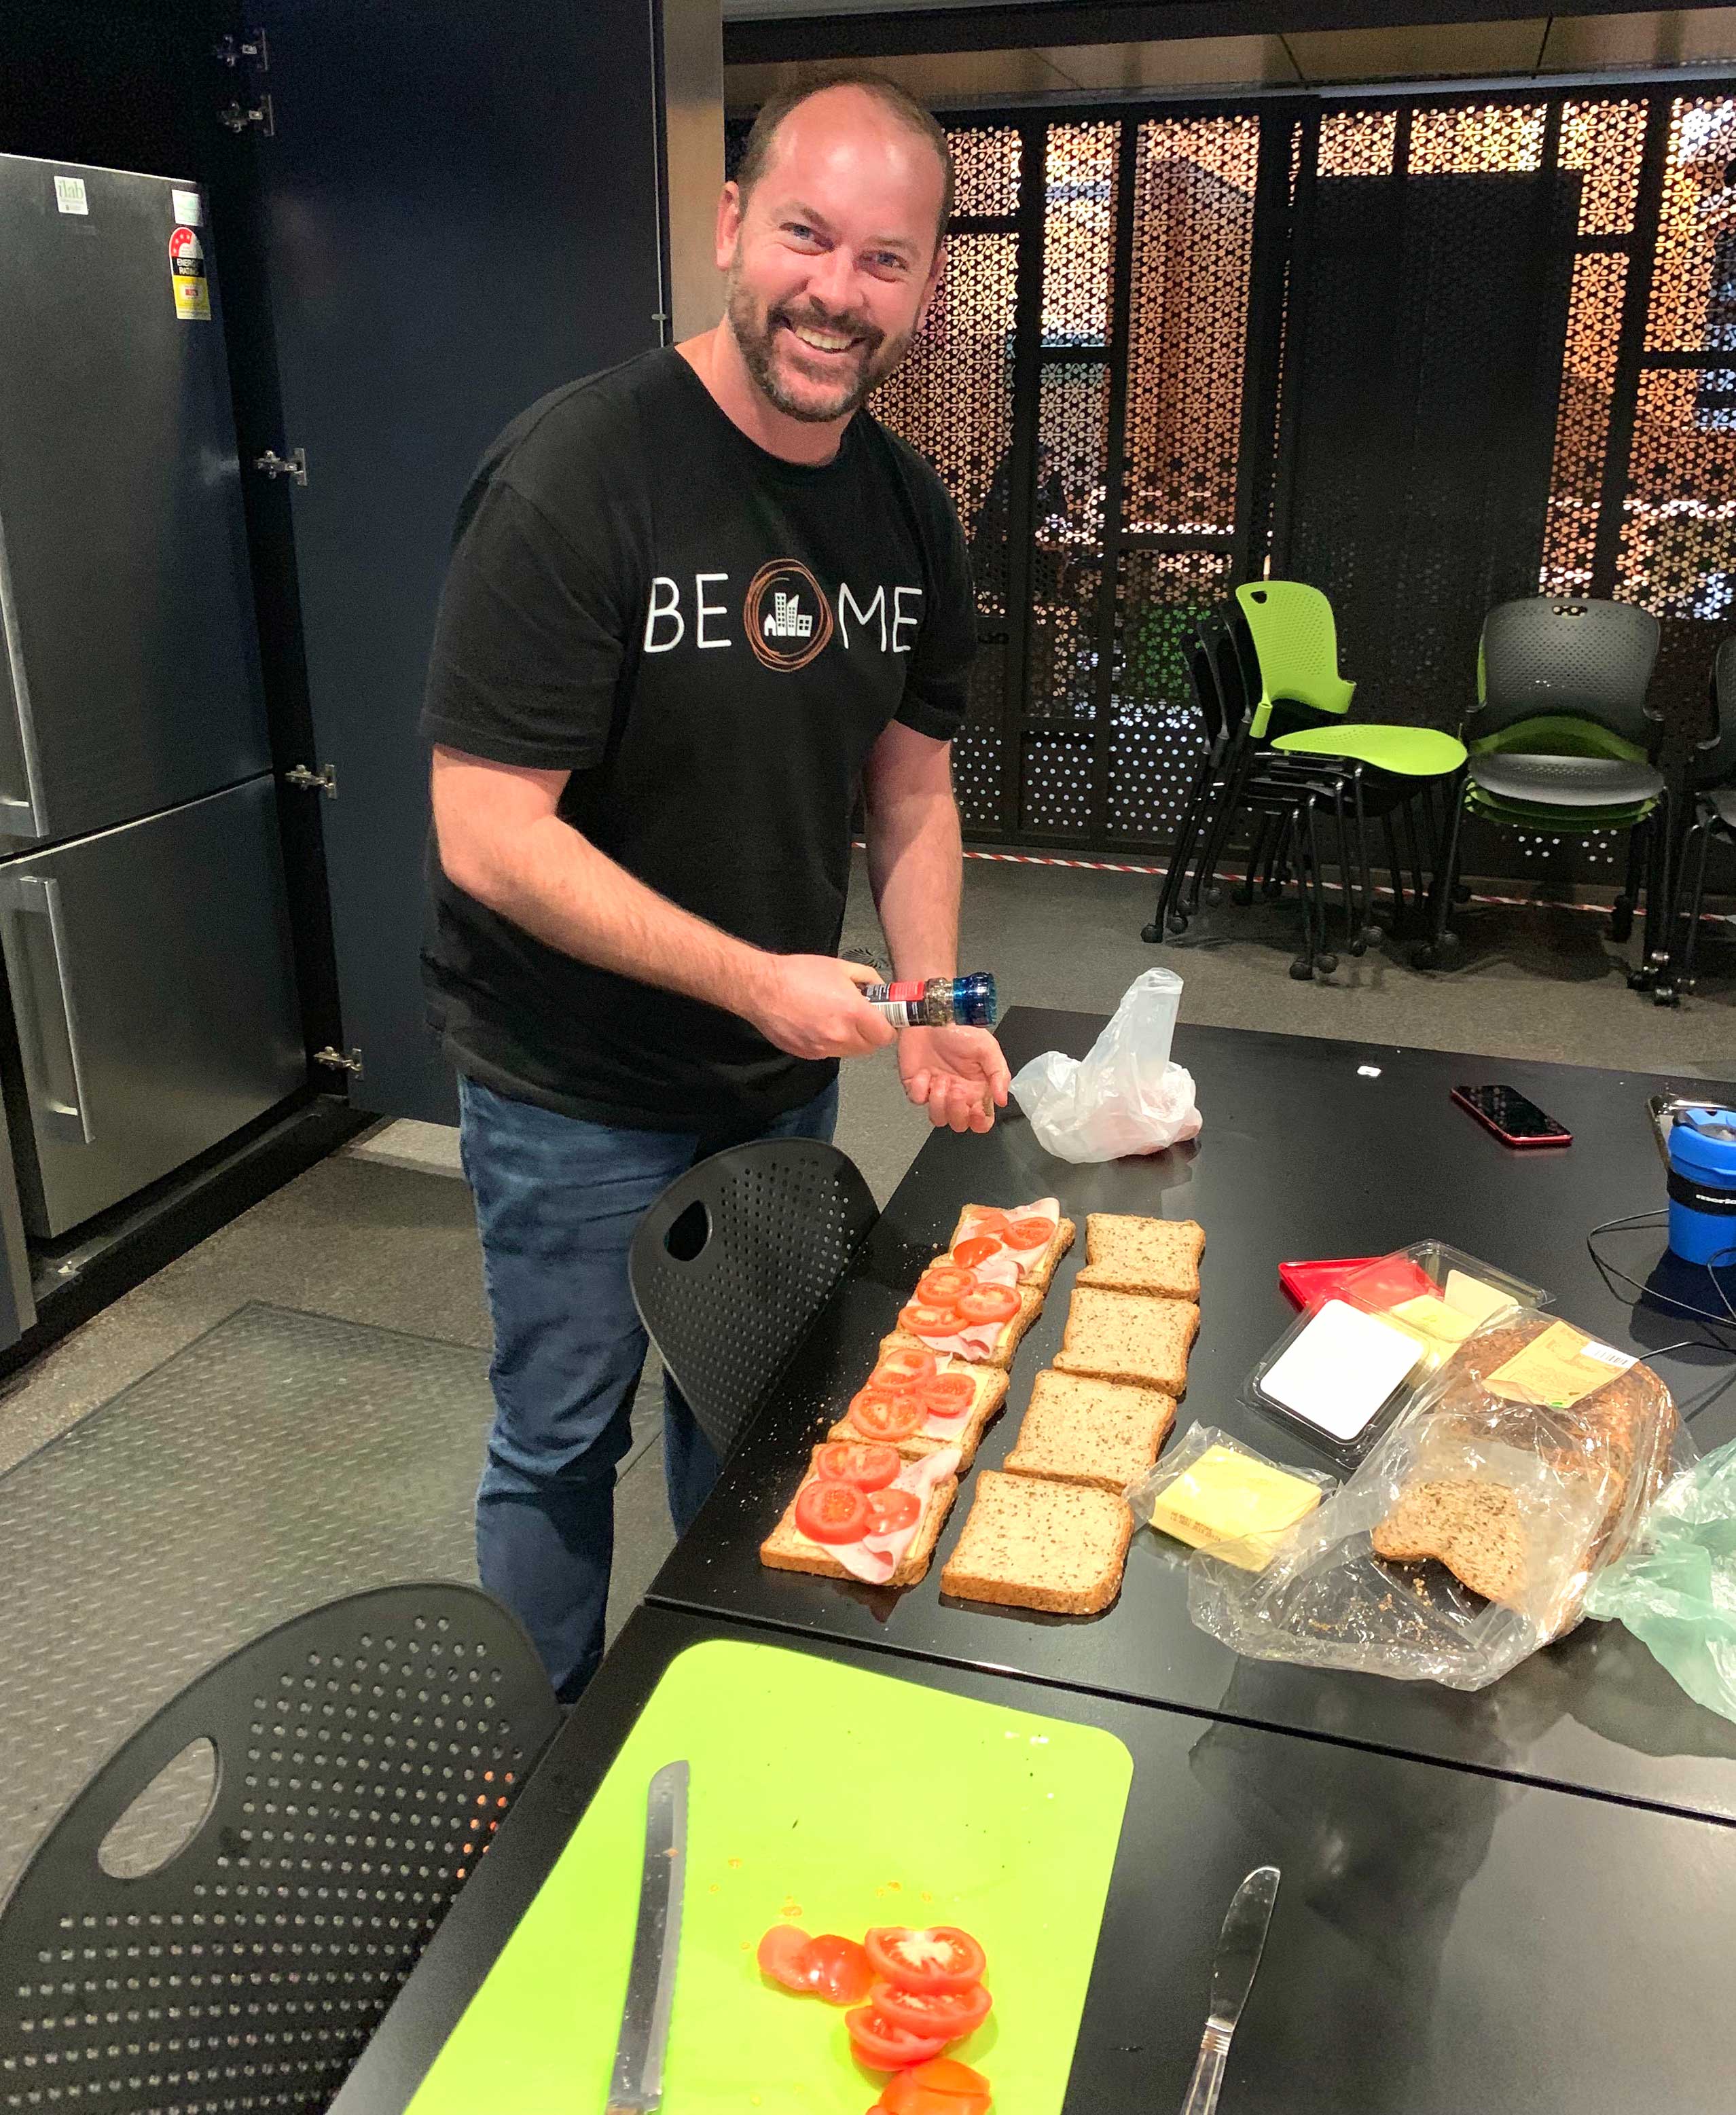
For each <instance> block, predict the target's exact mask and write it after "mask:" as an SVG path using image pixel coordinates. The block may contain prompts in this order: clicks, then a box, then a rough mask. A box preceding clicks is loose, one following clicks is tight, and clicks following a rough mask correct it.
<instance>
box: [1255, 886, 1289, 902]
mask: <svg viewBox="0 0 1736 2115" xmlns="http://www.w3.org/2000/svg"><path fill="white" fill-rule="evenodd" d="M1260 893H1261V895H1262V896H1263V897H1265V900H1266V902H1268V903H1275V902H1277V901H1278V899H1279V897H1280V896H1282V895H1283V894H1284V883H1282V882H1281V881H1263V882H1261V884H1260Z"/></svg>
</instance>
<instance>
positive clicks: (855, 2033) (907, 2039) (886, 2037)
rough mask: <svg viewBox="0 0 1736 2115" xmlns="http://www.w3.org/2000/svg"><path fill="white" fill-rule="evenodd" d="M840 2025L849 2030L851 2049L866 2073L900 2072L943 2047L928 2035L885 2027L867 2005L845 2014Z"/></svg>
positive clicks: (939, 2051)
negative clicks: (868, 2071) (842, 2024)
mask: <svg viewBox="0 0 1736 2115" xmlns="http://www.w3.org/2000/svg"><path fill="white" fill-rule="evenodd" d="M844 2025H845V2026H847V2028H848V2029H849V2030H850V2046H851V2048H852V2049H853V2050H854V2051H855V2052H856V2054H857V2057H858V2058H860V2060H861V2062H863V2063H865V2064H866V2065H867V2067H868V2068H869V2069H870V2071H902V2070H904V2069H905V2068H906V2067H907V2066H909V2065H911V2064H913V2063H926V2062H929V2061H930V2058H934V2057H937V2056H939V2054H940V2053H942V2051H943V2050H944V2048H946V2044H945V2043H944V2042H937V2041H936V2040H935V2039H934V2038H933V2036H932V2035H910V2034H906V2032H905V2031H904V2030H903V2028H902V2027H894V2026H889V2024H888V2023H887V2021H884V2020H883V2019H881V2018H880V2017H879V2014H878V2013H876V2012H875V2009H874V2007H872V2006H871V2005H864V2006H862V2007H861V2009H860V2010H859V2011H857V2012H846V2013H845V2015H844Z"/></svg>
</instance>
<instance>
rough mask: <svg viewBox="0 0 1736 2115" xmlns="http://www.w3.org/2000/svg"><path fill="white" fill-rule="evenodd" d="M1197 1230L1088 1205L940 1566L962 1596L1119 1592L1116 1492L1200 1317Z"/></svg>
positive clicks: (1176, 1386)
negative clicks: (1002, 1453) (1002, 1438)
mask: <svg viewBox="0 0 1736 2115" xmlns="http://www.w3.org/2000/svg"><path fill="white" fill-rule="evenodd" d="M1205 1247H1206V1235H1205V1232H1204V1230H1203V1229H1202V1228H1201V1227H1199V1226H1197V1225H1196V1224H1195V1223H1194V1222H1193V1221H1192V1220H1191V1219H1183V1220H1172V1219H1150V1218H1137V1217H1134V1216H1132V1215H1130V1214H1125V1213H1106V1212H1101V1213H1100V1212H1093V1213H1090V1214H1089V1215H1088V1216H1087V1218H1086V1223H1085V1253H1086V1267H1085V1269H1083V1270H1082V1271H1081V1272H1080V1273H1079V1275H1078V1278H1077V1280H1076V1281H1075V1282H1074V1286H1073V1294H1072V1302H1071V1304H1070V1305H1069V1306H1068V1314H1067V1328H1066V1330H1065V1333H1064V1334H1063V1337H1062V1341H1061V1348H1060V1350H1059V1351H1058V1352H1057V1353H1056V1354H1055V1359H1054V1365H1052V1366H1049V1367H1046V1368H1045V1369H1044V1370H1043V1371H1042V1372H1041V1373H1040V1374H1038V1375H1037V1377H1036V1381H1035V1383H1033V1384H1032V1387H1031V1402H1030V1406H1029V1407H1028V1408H1027V1409H1026V1412H1025V1416H1024V1421H1023V1422H1022V1425H1020V1427H1019V1431H1018V1437H1017V1439H1016V1441H1015V1442H1014V1443H1013V1451H1012V1452H1011V1453H1009V1454H1008V1457H1007V1461H1006V1466H1005V1469H1004V1470H1003V1471H1002V1472H999V1473H997V1472H996V1471H995V1470H992V1469H985V1470H984V1471H983V1473H982V1474H981V1475H980V1476H979V1477H978V1478H977V1480H976V1494H975V1496H974V1498H973V1499H972V1501H971V1511H970V1513H969V1515H968V1516H967V1519H966V1521H965V1524H964V1528H963V1531H962V1533H961V1534H960V1535H959V1538H958V1544H957V1545H956V1547H955V1548H953V1553H952V1555H951V1556H950V1557H949V1558H948V1560H947V1562H946V1566H945V1568H944V1571H942V1572H941V1575H940V1586H941V1590H942V1592H943V1593H946V1594H953V1595H956V1596H957V1597H958V1599H961V1600H965V1601H990V1602H994V1603H998V1604H999V1605H1000V1606H1002V1607H1010V1608H1040V1609H1044V1610H1046V1611H1049V1612H1050V1613H1055V1614H1061V1615H1076V1616H1077V1615H1091V1614H1094V1613H1096V1612H1097V1611H1098V1610H1099V1609H1101V1608H1108V1607H1109V1604H1110V1603H1111V1602H1113V1601H1114V1599H1115V1597H1116V1595H1117V1594H1118V1593H1119V1592H1120V1591H1121V1576H1122V1572H1123V1568H1124V1567H1125V1565H1126V1562H1127V1545H1128V1544H1129V1543H1130V1542H1131V1541H1132V1535H1133V1516H1132V1513H1131V1512H1129V1510H1128V1508H1127V1499H1126V1498H1125V1497H1124V1495H1123V1493H1125V1491H1126V1490H1127V1486H1128V1485H1129V1484H1132V1483H1134V1482H1136V1481H1137V1480H1138V1479H1139V1478H1140V1477H1141V1476H1143V1475H1145V1473H1146V1470H1148V1469H1150V1466H1151V1465H1152V1463H1153V1462H1154V1461H1156V1459H1157V1457H1158V1452H1159V1450H1160V1448H1161V1447H1162V1446H1163V1443H1164V1439H1165V1438H1167V1437H1168V1435H1169V1430H1170V1428H1171V1426H1172V1425H1173V1423H1174V1421H1175V1406H1176V1401H1177V1398H1178V1397H1180V1395H1181V1394H1182V1393H1183V1391H1184V1390H1185V1388H1187V1356H1188V1352H1189V1351H1190V1350H1191V1349H1192V1344H1193V1340H1194V1338H1195V1337H1196V1335H1197V1333H1198V1331H1199V1327H1200V1309H1199V1292H1200V1258H1201V1255H1202V1254H1203V1252H1204V1250H1205Z"/></svg>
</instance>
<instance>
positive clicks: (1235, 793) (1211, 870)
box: [1187, 741, 1247, 917]
mask: <svg viewBox="0 0 1736 2115" xmlns="http://www.w3.org/2000/svg"><path fill="white" fill-rule="evenodd" d="M1246 780H1247V742H1246V741H1237V742H1236V743H1235V744H1234V745H1233V746H1232V748H1231V750H1230V752H1229V756H1228V757H1227V758H1226V759H1225V761H1224V790H1223V791H1222V793H1221V794H1220V795H1219V801H1218V808H1217V812H1216V813H1215V814H1214V815H1213V816H1212V818H1211V821H1210V825H1209V827H1208V828H1206V842H1205V846H1204V847H1203V849H1202V851H1201V855H1200V863H1199V865H1197V866H1196V868H1195V869H1194V876H1193V882H1192V887H1191V888H1190V889H1189V891H1188V896H1187V911H1188V915H1189V916H1190V917H1192V916H1196V915H1197V914H1198V911H1199V908H1200V899H1201V896H1203V897H1205V898H1206V902H1215V901H1216V900H1217V899H1216V897H1215V894H1214V891H1215V888H1216V886H1217V873H1218V863H1219V860H1221V859H1222V858H1223V856H1224V846H1225V844H1226V843H1227V842H1229V833H1230V830H1231V828H1232V827H1233V824H1234V823H1235V819H1236V810H1237V809H1238V807H1239V806H1240V805H1241V801H1242V786H1243V784H1244V782H1246Z"/></svg>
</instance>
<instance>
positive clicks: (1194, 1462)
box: [1127, 1425, 1337, 1571]
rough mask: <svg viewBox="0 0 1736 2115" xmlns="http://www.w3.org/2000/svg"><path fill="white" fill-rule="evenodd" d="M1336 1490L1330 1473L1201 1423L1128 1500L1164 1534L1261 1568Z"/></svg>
mask: <svg viewBox="0 0 1736 2115" xmlns="http://www.w3.org/2000/svg"><path fill="white" fill-rule="evenodd" d="M1336 1488H1337V1486H1336V1484H1334V1482H1333V1480H1332V1479H1331V1478H1330V1476H1321V1475H1316V1473H1315V1472H1314V1471H1313V1470H1307V1469H1291V1468H1288V1467H1282V1466H1279V1464H1278V1463H1277V1462H1275V1461H1267V1460H1266V1458H1265V1456H1264V1455H1262V1454H1256V1452H1254V1450H1253V1449H1252V1447H1247V1446H1244V1445H1243V1443H1242V1441H1240V1440H1239V1439H1234V1438H1231V1436H1230V1435H1229V1433H1227V1432H1219V1431H1218V1430H1217V1429H1215V1428H1214V1427H1213V1426H1211V1425H1194V1426H1192V1427H1191V1428H1190V1429H1189V1430H1188V1431H1187V1432H1186V1433H1185V1434H1183V1437H1182V1438H1180V1439H1179V1440H1178V1441H1177V1443H1176V1444H1175V1445H1174V1447H1172V1448H1171V1449H1170V1451H1169V1453H1168V1454H1167V1455H1166V1456H1165V1457H1164V1459H1163V1460H1162V1461H1159V1462H1158V1463H1157V1464H1156V1466H1155V1467H1153V1468H1151V1469H1149V1470H1147V1471H1146V1474H1145V1475H1143V1476H1141V1478H1140V1480H1139V1481H1138V1482H1137V1484H1132V1485H1130V1486H1129V1488H1128V1490H1127V1503H1128V1505H1129V1506H1130V1507H1132V1512H1133V1517H1134V1519H1135V1520H1136V1521H1141V1522H1142V1523H1143V1524H1145V1525H1147V1526H1150V1527H1151V1528H1154V1529H1155V1530H1157V1532H1158V1533H1159V1534H1160V1535H1169V1536H1171V1537H1173V1539H1174V1540H1176V1541H1177V1542H1179V1543H1183V1544H1187V1547H1188V1548H1192V1549H1203V1550H1205V1551H1206V1552H1208V1553H1210V1555H1211V1556H1213V1557H1215V1558H1222V1559H1224V1562H1227V1563H1230V1564H1233V1565H1236V1566H1237V1567H1239V1568H1240V1569H1241V1570H1242V1571H1264V1570H1265V1567H1266V1566H1267V1565H1268V1564H1269V1563H1270V1562H1271V1560H1272V1558H1274V1556H1275V1555H1276V1554H1277V1553H1278V1551H1279V1549H1280V1548H1282V1547H1283V1545H1284V1539H1285V1538H1286V1536H1287V1535H1288V1533H1289V1531H1290V1530H1291V1529H1292V1528H1293V1527H1294V1526H1295V1525H1297V1522H1298V1521H1303V1520H1306V1519H1307V1516H1308V1515H1309V1514H1310V1513H1311V1512H1313V1511H1314V1510H1315V1508H1316V1507H1317V1506H1318V1505H1319V1504H1320V1501H1321V1499H1322V1498H1325V1497H1326V1496H1327V1495H1328V1493H1330V1492H1331V1491H1333V1490H1334V1489H1336Z"/></svg>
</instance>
